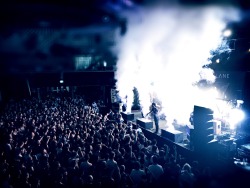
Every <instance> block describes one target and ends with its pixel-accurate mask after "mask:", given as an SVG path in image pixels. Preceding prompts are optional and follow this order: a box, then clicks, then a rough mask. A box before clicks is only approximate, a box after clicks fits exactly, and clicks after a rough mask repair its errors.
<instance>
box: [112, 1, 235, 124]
mask: <svg viewBox="0 0 250 188" xmlns="http://www.w3.org/2000/svg"><path fill="white" fill-rule="evenodd" d="M126 16H127V21H128V22H127V32H126V34H125V35H124V36H120V37H119V38H118V40H117V45H116V49H115V53H116V54H118V62H117V71H116V74H115V76H116V80H117V83H116V87H117V90H119V95H120V96H121V97H125V96H128V98H127V99H128V104H127V106H128V109H129V110H130V109H131V106H132V102H133V92H132V90H133V88H134V87H136V88H137V89H138V92H139V98H140V104H141V106H142V111H143V113H144V114H146V113H147V112H149V106H150V104H151V102H157V103H159V104H160V105H161V106H162V112H163V113H164V114H166V116H167V120H168V122H172V121H173V120H174V119H175V120H177V121H178V122H179V123H184V124H187V123H189V117H190V113H191V112H192V111H193V107H194V105H200V106H204V107H210V108H213V106H211V105H212V104H213V103H212V102H211V100H214V98H215V95H217V91H216V89H213V91H211V92H208V91H204V90H201V89H199V87H197V84H196V83H198V82H199V81H201V80H205V81H207V82H209V83H213V82H214V81H215V76H214V74H213V70H211V69H209V68H206V67H205V66H204V65H207V64H210V63H211V62H210V60H209V59H211V53H210V52H211V50H215V49H217V48H218V47H220V50H222V51H223V50H228V46H227V44H223V46H222V40H223V36H222V31H223V30H224V29H225V28H226V25H227V23H228V22H230V21H235V20H237V19H239V15H238V11H237V10H236V9H234V8H232V7H218V6H206V7H190V6H186V7H183V6H180V5H174V6H173V5H172V6H161V7H154V8H149V7H144V8H143V7H140V10H139V11H136V12H130V13H129V14H127V15H126ZM204 67H205V68H204Z"/></svg>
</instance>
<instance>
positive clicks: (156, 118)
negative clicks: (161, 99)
mask: <svg viewBox="0 0 250 188" xmlns="http://www.w3.org/2000/svg"><path fill="white" fill-rule="evenodd" d="M149 114H151V115H152V117H153V119H154V124H155V133H156V134H157V133H158V131H159V106H158V105H157V104H156V103H154V102H153V103H152V105H151V108H150V112H149V113H147V115H149ZM147 115H146V116H147Z"/></svg>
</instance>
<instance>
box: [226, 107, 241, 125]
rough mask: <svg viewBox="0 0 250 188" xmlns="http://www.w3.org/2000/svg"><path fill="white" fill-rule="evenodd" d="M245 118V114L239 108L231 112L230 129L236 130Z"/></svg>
mask: <svg viewBox="0 0 250 188" xmlns="http://www.w3.org/2000/svg"><path fill="white" fill-rule="evenodd" d="M244 118H245V113H244V112H243V111H242V110H240V109H237V108H234V109H232V110H231V112H230V117H229V124H230V129H235V126H237V124H238V123H239V122H241V121H243V120H244Z"/></svg>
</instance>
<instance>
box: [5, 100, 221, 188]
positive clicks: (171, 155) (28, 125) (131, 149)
mask: <svg viewBox="0 0 250 188" xmlns="http://www.w3.org/2000/svg"><path fill="white" fill-rule="evenodd" d="M96 109H97V108H96V106H95V105H94V108H93V105H91V104H90V105H89V104H86V102H85V101H84V100H83V98H82V97H81V96H75V97H74V98H72V97H69V96H67V97H62V96H60V97H58V96H47V97H46V98H44V99H37V98H29V99H22V100H19V101H10V102H9V103H8V104H7V105H6V107H5V109H4V110H3V111H2V112H1V116H0V139H1V140H0V144H1V145H0V146H1V148H0V149H1V150H0V151H1V153H0V161H1V163H0V184H1V185H0V186H1V187H3V188H16V187H18V188H19V187H22V188H33V187H34V188H49V187H62V188H66V187H70V188H78V187H96V188H101V187H115V188H130V187H131V188H139V187H155V186H157V187H176V188H177V187H179V188H184V187H188V188H191V187H220V186H221V182H220V181H219V180H217V179H216V176H214V175H213V173H212V171H211V169H210V168H209V167H208V166H206V167H201V166H200V165H199V162H198V161H196V160H194V161H188V160H186V159H185V156H184V157H180V155H179V153H178V151H177V149H176V147H170V146H168V145H166V144H164V145H163V146H159V143H157V140H156V139H152V140H150V139H148V138H146V137H145V135H144V133H143V131H141V129H140V128H139V126H137V125H136V124H134V123H133V122H131V121H129V122H126V121H124V120H123V118H122V116H121V114H120V113H119V112H116V111H113V110H112V109H110V111H109V112H108V113H104V114H102V113H101V112H99V110H96Z"/></svg>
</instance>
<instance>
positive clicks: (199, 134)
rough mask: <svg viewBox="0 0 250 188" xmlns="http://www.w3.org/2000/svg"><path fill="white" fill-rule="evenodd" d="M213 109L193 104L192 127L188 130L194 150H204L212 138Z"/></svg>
mask: <svg viewBox="0 0 250 188" xmlns="http://www.w3.org/2000/svg"><path fill="white" fill-rule="evenodd" d="M212 119H213V111H212V110H211V109H209V108H205V107H201V106H194V111H193V123H194V129H192V130H191V132H190V141H191V142H192V145H193V148H194V150H196V151H204V150H206V149H207V146H208V144H209V143H211V141H213V139H214V122H213V121H211V120H212Z"/></svg>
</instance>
